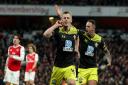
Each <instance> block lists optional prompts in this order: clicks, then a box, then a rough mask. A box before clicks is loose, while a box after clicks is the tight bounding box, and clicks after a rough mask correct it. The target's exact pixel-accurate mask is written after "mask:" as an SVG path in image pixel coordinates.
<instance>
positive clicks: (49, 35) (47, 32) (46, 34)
mask: <svg viewBox="0 0 128 85" xmlns="http://www.w3.org/2000/svg"><path fill="white" fill-rule="evenodd" d="M56 28H57V26H56V25H53V26H51V27H50V28H48V29H47V30H46V31H45V32H44V34H43V35H44V36H45V37H48V38H49V37H51V36H52V33H53V31H54V30H55V29H56Z"/></svg>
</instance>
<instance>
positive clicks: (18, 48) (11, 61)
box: [4, 35, 25, 85]
mask: <svg viewBox="0 0 128 85" xmlns="http://www.w3.org/2000/svg"><path fill="white" fill-rule="evenodd" d="M24 56H25V49H24V47H23V46H22V45H20V37H19V36H18V35H14V37H13V45H11V46H9V48H8V58H7V60H6V65H5V68H6V70H5V76H4V81H5V83H6V85H11V84H13V85H19V77H20V68H21V62H22V61H23V60H24Z"/></svg>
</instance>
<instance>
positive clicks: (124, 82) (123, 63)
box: [0, 30, 128, 85]
mask: <svg viewBox="0 0 128 85" xmlns="http://www.w3.org/2000/svg"><path fill="white" fill-rule="evenodd" d="M15 33H17V31H13V32H0V63H1V64H0V85H4V83H3V77H4V66H5V61H6V58H7V47H8V46H9V45H10V43H11V41H12V35H13V34H15ZM101 34H102V33H101ZM21 35H22V40H21V41H22V42H21V43H22V45H23V46H25V47H26V45H27V43H29V42H33V43H35V44H36V46H37V53H38V54H39V62H38V67H37V70H36V72H37V73H36V78H35V85H49V79H50V75H51V70H52V66H53V63H54V58H55V49H54V48H55V47H54V43H52V42H54V38H51V39H45V38H44V37H43V36H42V31H41V30H40V31H30V32H26V31H25V32H22V33H21ZM104 37H105V40H106V43H107V45H108V48H109V50H110V52H111V55H112V66H110V67H107V66H106V64H107V63H105V62H106V59H104V57H103V55H102V54H100V51H99V57H98V59H97V60H98V62H99V84H98V85H128V50H127V49H128V41H127V40H125V39H122V38H121V35H119V36H117V35H113V36H111V35H109V36H108V34H107V35H104ZM24 69H25V64H24V63H23V65H22V69H21V76H20V85H24V81H23V80H24Z"/></svg>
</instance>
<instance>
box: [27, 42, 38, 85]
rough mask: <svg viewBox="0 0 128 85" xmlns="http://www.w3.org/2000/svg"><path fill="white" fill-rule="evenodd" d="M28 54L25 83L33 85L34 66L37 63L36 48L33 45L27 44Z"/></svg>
mask: <svg viewBox="0 0 128 85" xmlns="http://www.w3.org/2000/svg"><path fill="white" fill-rule="evenodd" d="M28 52H29V53H28V54H27V55H26V70H25V82H26V85H34V78H35V73H36V65H37V62H38V54H37V53H36V46H35V45H34V44H28Z"/></svg>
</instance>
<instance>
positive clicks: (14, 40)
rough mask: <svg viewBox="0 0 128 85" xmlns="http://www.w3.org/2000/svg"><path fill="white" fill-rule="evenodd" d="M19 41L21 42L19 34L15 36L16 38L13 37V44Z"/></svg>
mask: <svg viewBox="0 0 128 85" xmlns="http://www.w3.org/2000/svg"><path fill="white" fill-rule="evenodd" d="M19 43H20V40H19V37H18V36H14V38H13V44H14V45H17V44H19Z"/></svg>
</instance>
